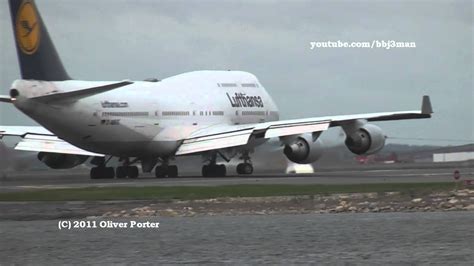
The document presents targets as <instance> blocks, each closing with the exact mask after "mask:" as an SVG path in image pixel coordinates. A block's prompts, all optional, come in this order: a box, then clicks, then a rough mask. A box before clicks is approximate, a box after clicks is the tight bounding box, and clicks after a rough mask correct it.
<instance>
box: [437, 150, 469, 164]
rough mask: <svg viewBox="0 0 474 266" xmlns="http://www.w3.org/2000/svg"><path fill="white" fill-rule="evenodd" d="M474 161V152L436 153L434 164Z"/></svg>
mask: <svg viewBox="0 0 474 266" xmlns="http://www.w3.org/2000/svg"><path fill="white" fill-rule="evenodd" d="M468 160H474V152H449V153H434V154H433V162H435V163H441V162H462V161H468Z"/></svg>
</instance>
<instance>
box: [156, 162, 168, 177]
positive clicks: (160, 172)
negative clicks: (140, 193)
mask: <svg viewBox="0 0 474 266" xmlns="http://www.w3.org/2000/svg"><path fill="white" fill-rule="evenodd" d="M166 170H167V169H166V167H165V166H163V165H158V166H157V167H156V168H155V177H156V178H163V177H166V172H167V171H166Z"/></svg>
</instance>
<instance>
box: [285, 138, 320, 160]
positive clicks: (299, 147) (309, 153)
mask: <svg viewBox="0 0 474 266" xmlns="http://www.w3.org/2000/svg"><path fill="white" fill-rule="evenodd" d="M323 152H324V145H323V143H322V141H321V140H320V139H317V140H316V141H313V137H312V136H311V134H303V135H300V136H298V137H296V139H295V140H293V141H292V142H290V143H289V144H286V145H285V149H284V150H283V153H284V154H285V155H286V157H287V158H288V160H290V161H292V162H294V163H298V164H308V163H312V162H315V161H317V160H318V159H319V158H321V156H322V155H323Z"/></svg>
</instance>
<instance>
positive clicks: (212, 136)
mask: <svg viewBox="0 0 474 266" xmlns="http://www.w3.org/2000/svg"><path fill="white" fill-rule="evenodd" d="M432 113H433V111H432V107H431V102H430V99H429V97H428V96H424V97H423V101H422V105H421V110H415V111H401V112H383V113H368V114H355V115H338V116H325V117H311V118H303V119H293V120H282V121H274V122H265V123H256V124H246V125H216V126H210V127H207V128H204V129H200V130H197V131H196V132H194V133H193V134H191V135H190V136H189V137H188V138H186V139H184V140H183V142H182V144H181V146H180V147H179V148H178V150H177V152H176V155H185V154H191V153H198V152H204V151H210V150H218V149H224V148H229V147H236V146H241V145H245V144H247V143H248V141H249V140H250V137H251V136H253V137H255V138H274V137H284V136H289V135H298V134H302V133H313V132H321V131H325V130H327V129H328V128H329V127H335V126H342V125H344V124H348V123H352V122H353V121H355V120H367V121H389V120H402V119H420V118H429V117H431V114H432Z"/></svg>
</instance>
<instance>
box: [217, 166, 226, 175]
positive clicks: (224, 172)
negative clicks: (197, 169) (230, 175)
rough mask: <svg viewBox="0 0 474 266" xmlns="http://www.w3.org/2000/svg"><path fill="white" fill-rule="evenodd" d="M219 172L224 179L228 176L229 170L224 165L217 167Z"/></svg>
mask: <svg viewBox="0 0 474 266" xmlns="http://www.w3.org/2000/svg"><path fill="white" fill-rule="evenodd" d="M217 170H218V171H217V172H218V173H219V175H220V176H222V177H224V176H226V175H227V169H226V167H225V165H224V164H219V165H217Z"/></svg>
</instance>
